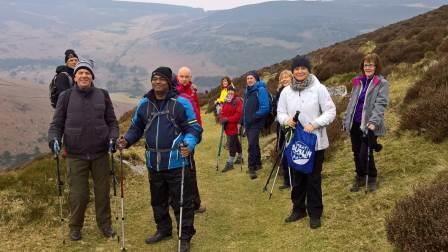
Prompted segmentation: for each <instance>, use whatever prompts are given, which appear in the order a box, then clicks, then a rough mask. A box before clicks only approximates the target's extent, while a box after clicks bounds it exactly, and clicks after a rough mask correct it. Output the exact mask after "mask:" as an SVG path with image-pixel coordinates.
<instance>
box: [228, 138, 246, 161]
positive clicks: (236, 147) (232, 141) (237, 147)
mask: <svg viewBox="0 0 448 252" xmlns="http://www.w3.org/2000/svg"><path fill="white" fill-rule="evenodd" d="M227 140H228V142H229V155H230V156H231V157H235V155H236V153H242V149H241V142H240V139H239V138H238V135H233V136H227Z"/></svg>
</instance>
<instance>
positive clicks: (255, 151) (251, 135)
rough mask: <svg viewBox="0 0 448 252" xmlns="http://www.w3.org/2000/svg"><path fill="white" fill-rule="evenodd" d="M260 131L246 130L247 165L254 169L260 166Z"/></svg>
mask: <svg viewBox="0 0 448 252" xmlns="http://www.w3.org/2000/svg"><path fill="white" fill-rule="evenodd" d="M260 130H261V129H246V135H247V141H248V143H249V146H248V149H247V152H248V165H249V167H255V166H257V165H261V154H260V142H259V139H260Z"/></svg>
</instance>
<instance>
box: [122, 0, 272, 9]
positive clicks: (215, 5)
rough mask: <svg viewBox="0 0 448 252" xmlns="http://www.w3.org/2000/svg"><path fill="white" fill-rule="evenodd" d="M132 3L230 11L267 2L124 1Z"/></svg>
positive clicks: (208, 0) (236, 0) (258, 0)
mask: <svg viewBox="0 0 448 252" xmlns="http://www.w3.org/2000/svg"><path fill="white" fill-rule="evenodd" d="M126 1H132V2H148V3H164V4H174V5H184V6H190V7H199V8H202V9H205V10H223V9H231V8H235V7H238V6H242V5H247V4H255V3H261V2H267V1H266V0H159V1H157V0H154V1H152V0H126Z"/></svg>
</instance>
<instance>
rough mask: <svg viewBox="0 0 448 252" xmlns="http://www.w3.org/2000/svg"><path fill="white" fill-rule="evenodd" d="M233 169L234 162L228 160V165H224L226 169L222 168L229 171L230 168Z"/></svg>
mask: <svg viewBox="0 0 448 252" xmlns="http://www.w3.org/2000/svg"><path fill="white" fill-rule="evenodd" d="M232 169H233V164H232V162H230V161H227V162H226V166H224V169H222V171H221V172H228V171H230V170H232Z"/></svg>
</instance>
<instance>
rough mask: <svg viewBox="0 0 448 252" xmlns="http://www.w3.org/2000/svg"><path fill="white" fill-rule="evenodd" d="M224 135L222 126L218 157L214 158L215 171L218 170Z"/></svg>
mask: <svg viewBox="0 0 448 252" xmlns="http://www.w3.org/2000/svg"><path fill="white" fill-rule="evenodd" d="M223 135H224V124H222V126H221V136H220V137H219V145H218V157H217V158H216V171H218V170H219V158H220V157H221V147H222V137H223Z"/></svg>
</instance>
